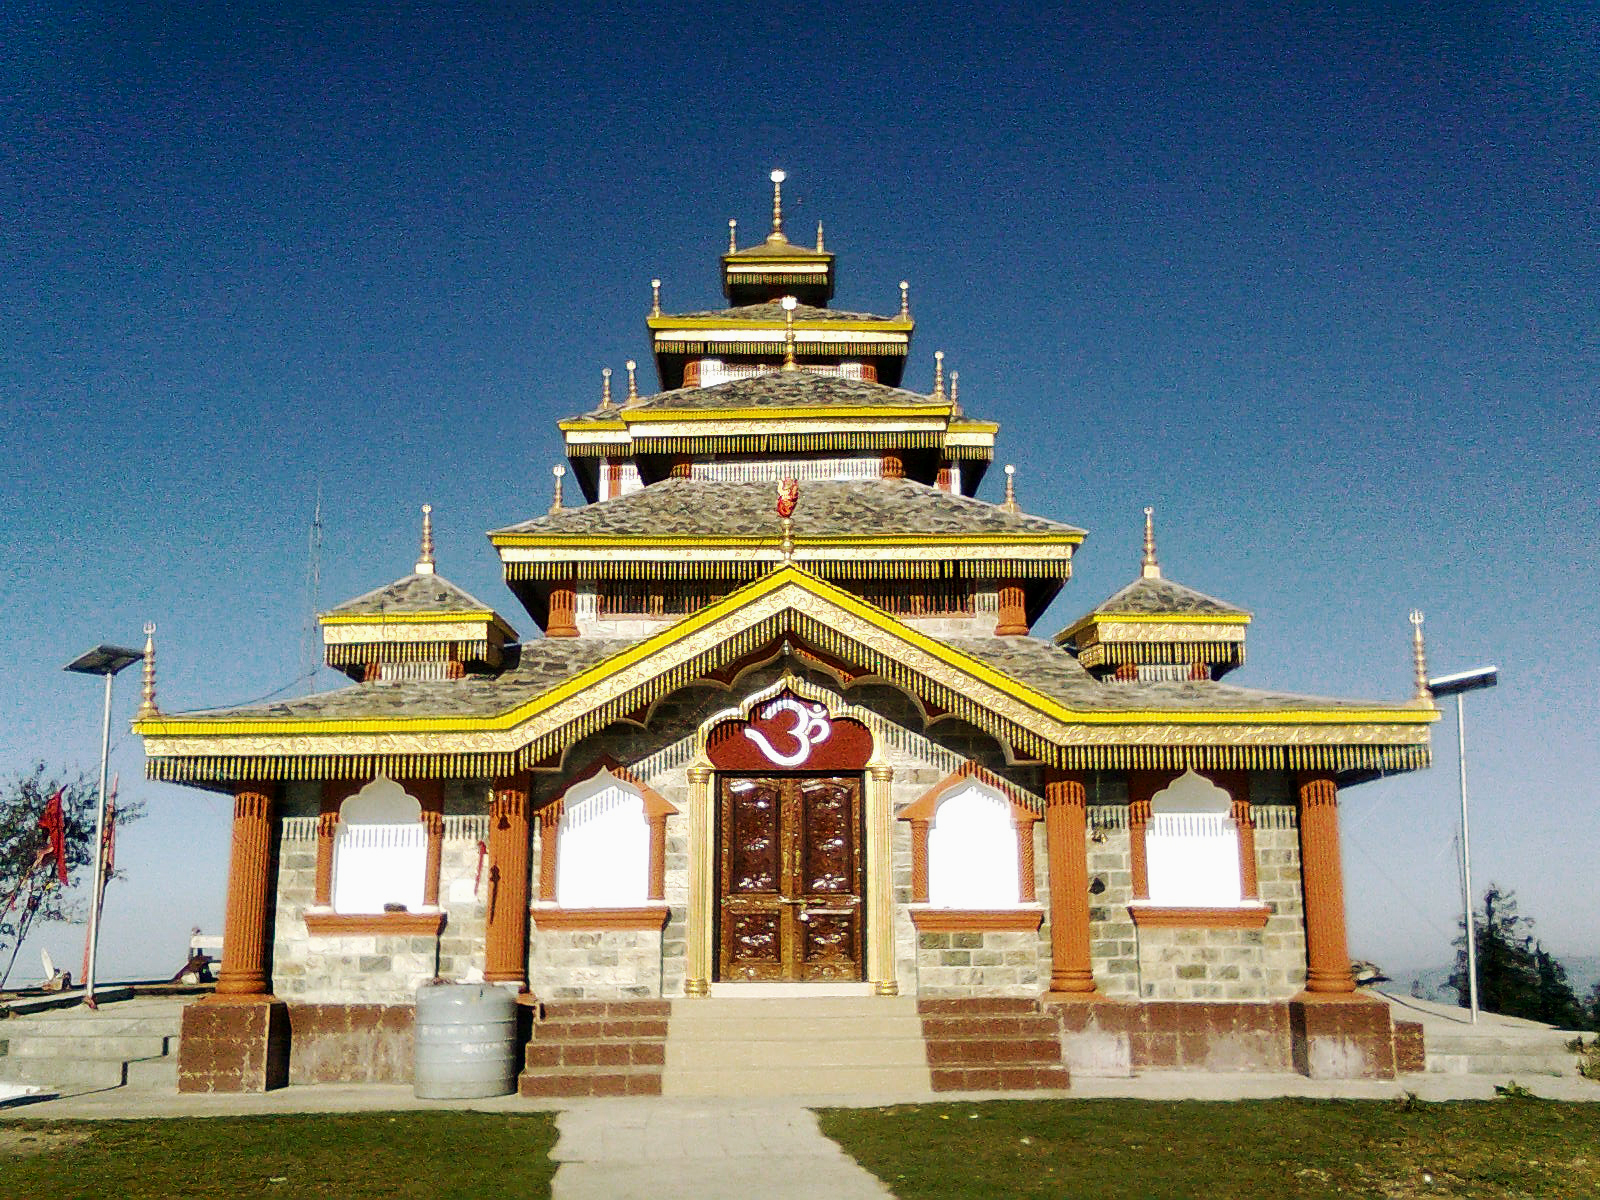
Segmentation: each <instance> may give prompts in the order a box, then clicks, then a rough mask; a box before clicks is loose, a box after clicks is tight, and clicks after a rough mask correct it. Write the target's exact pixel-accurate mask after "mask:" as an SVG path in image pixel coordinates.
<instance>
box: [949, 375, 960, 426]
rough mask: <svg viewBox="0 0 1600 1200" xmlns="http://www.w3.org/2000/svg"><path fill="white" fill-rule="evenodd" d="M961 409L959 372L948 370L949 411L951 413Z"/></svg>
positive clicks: (953, 413)
mask: <svg viewBox="0 0 1600 1200" xmlns="http://www.w3.org/2000/svg"><path fill="white" fill-rule="evenodd" d="M960 411H961V372H960V371H951V372H950V412H951V415H952V416H954V415H955V414H957V413H959V412H960Z"/></svg>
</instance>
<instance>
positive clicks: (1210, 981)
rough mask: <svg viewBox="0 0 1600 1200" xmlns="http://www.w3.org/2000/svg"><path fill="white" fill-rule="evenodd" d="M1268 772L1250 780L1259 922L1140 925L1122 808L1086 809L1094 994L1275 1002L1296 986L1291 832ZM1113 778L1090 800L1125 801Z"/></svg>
mask: <svg viewBox="0 0 1600 1200" xmlns="http://www.w3.org/2000/svg"><path fill="white" fill-rule="evenodd" d="M1274 782H1275V777H1272V776H1263V777H1261V779H1260V781H1259V782H1258V781H1256V780H1253V781H1252V800H1253V801H1254V803H1253V806H1252V819H1253V824H1254V827H1255V828H1254V832H1255V844H1256V880H1257V885H1258V890H1259V893H1260V898H1261V900H1262V902H1263V903H1264V904H1266V905H1267V907H1268V909H1269V910H1270V912H1269V915H1268V917H1267V923H1266V926H1265V927H1264V928H1262V929H1161V928H1150V927H1148V926H1146V927H1143V928H1140V927H1136V926H1135V925H1134V923H1133V918H1132V917H1131V916H1129V914H1128V905H1129V903H1130V902H1131V901H1132V899H1133V872H1132V865H1131V852H1130V849H1129V832H1128V810H1127V808H1126V806H1125V803H1123V804H1115V803H1092V804H1091V805H1090V809H1089V845H1088V859H1089V888H1090V892H1091V896H1090V902H1089V953H1090V958H1091V960H1092V963H1093V967H1094V976H1095V986H1096V987H1097V988H1098V990H1099V992H1100V994H1101V995H1103V996H1107V997H1111V998H1116V999H1145V1000H1284V999H1287V998H1289V997H1290V996H1293V995H1294V994H1295V993H1297V992H1298V991H1300V990H1301V989H1302V988H1303V987H1304V986H1305V977H1306V949H1305V926H1304V909H1303V907H1302V901H1301V894H1300V835H1299V829H1298V826H1297V824H1296V820H1295V810H1294V808H1293V806H1292V805H1291V804H1287V803H1275V802H1263V800H1262V799H1258V798H1257V797H1259V796H1263V795H1264V797H1265V798H1266V800H1269V801H1276V800H1278V799H1279V798H1280V797H1279V796H1278V794H1277V792H1276V791H1275V790H1273V789H1274ZM1120 788H1121V784H1120V781H1117V780H1114V779H1108V780H1105V781H1103V782H1102V783H1101V785H1100V788H1099V793H1100V794H1099V796H1097V797H1095V798H1096V799H1101V800H1103V799H1107V798H1119V799H1124V801H1125V792H1122V791H1121V790H1120Z"/></svg>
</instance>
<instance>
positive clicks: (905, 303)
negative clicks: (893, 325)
mask: <svg viewBox="0 0 1600 1200" xmlns="http://www.w3.org/2000/svg"><path fill="white" fill-rule="evenodd" d="M900 319H901V320H902V321H909V320H910V319H911V285H910V284H909V283H907V282H906V281H905V280H904V279H902V280H901V281H900Z"/></svg>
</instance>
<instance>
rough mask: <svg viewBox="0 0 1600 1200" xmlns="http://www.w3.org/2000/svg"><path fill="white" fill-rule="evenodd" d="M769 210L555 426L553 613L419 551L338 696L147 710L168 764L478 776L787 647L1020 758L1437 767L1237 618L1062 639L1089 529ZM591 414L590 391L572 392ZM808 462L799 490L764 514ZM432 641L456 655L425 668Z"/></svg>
mask: <svg viewBox="0 0 1600 1200" xmlns="http://www.w3.org/2000/svg"><path fill="white" fill-rule="evenodd" d="M781 183H782V180H781V177H779V176H778V175H775V177H774V203H773V228H772V233H771V235H769V236H768V237H767V238H766V239H765V240H764V241H762V242H760V243H758V244H757V245H755V246H752V247H747V248H745V249H738V248H737V246H736V243H735V244H730V247H729V250H728V252H727V253H726V254H724V255H722V258H721V273H722V286H723V292H724V295H725V297H726V298H727V300H728V303H729V307H728V308H726V309H720V310H694V311H689V312H686V313H681V314H669V313H666V312H664V311H663V310H662V308H661V304H660V287H659V285H657V287H656V294H655V302H654V303H653V305H652V309H651V312H650V314H649V317H648V319H647V326H648V329H649V333H650V337H651V342H652V345H651V349H652V353H653V356H654V360H655V366H656V371H657V375H658V378H659V380H660V383H661V390H659V391H655V392H648V391H646V390H643V389H642V388H641V386H640V381H639V378H638V369H637V367H636V366H635V365H634V364H633V363H630V364H628V371H627V375H626V385H625V386H623V384H622V383H621V382H620V381H619V382H618V384H617V386H616V387H615V388H613V386H612V379H611V376H610V373H609V372H607V374H606V381H605V386H604V389H603V391H602V394H601V400H600V403H599V404H597V405H594V406H592V407H589V408H588V409H587V411H582V412H581V413H579V415H576V416H573V417H570V418H568V419H566V420H563V421H561V422H560V423H559V431H560V434H561V437H562V439H563V442H564V448H565V453H566V456H567V458H568V460H569V462H570V464H571V468H572V470H573V472H574V475H575V477H576V480H577V483H578V485H579V490H581V492H582V495H583V499H584V501H586V502H585V503H582V504H580V505H578V506H576V507H568V506H566V505H565V503H564V502H563V500H562V498H561V495H560V491H559V479H558V491H557V500H556V503H555V504H553V505H552V506H551V508H550V510H549V511H548V512H545V513H541V514H539V515H537V516H533V517H531V518H528V519H524V520H520V521H517V522H515V523H512V524H508V525H505V526H503V527H501V528H498V529H496V530H494V531H493V532H491V533H490V535H489V540H490V542H491V544H492V546H493V547H494V549H495V550H496V552H497V553H498V554H499V556H500V559H501V562H502V565H503V569H504V575H505V579H506V582H507V585H508V586H509V588H510V589H511V591H512V592H513V593H514V594H515V595H516V597H517V599H518V600H519V601H520V602H521V603H522V604H523V606H524V607H525V608H526V609H527V611H528V613H529V614H530V616H531V617H532V619H533V620H534V622H535V623H536V624H537V625H538V626H539V627H540V629H541V630H543V631H544V637H542V638H538V639H534V640H531V641H527V642H524V643H522V644H521V645H520V646H519V645H516V644H515V643H514V640H513V639H514V634H512V632H511V630H510V627H509V626H508V625H507V624H506V623H505V621H504V620H503V619H501V618H500V617H499V616H498V615H497V614H495V613H494V612H493V610H492V609H490V608H489V607H488V606H487V605H483V604H481V603H480V602H479V601H476V600H474V599H473V598H472V597H470V596H467V595H466V594H465V593H464V592H461V591H460V590H459V589H455V588H454V587H453V585H449V584H447V583H446V582H445V581H443V580H441V579H439V578H438V576H437V575H436V574H433V573H432V572H431V554H429V555H426V556H425V557H427V558H428V559H429V562H428V566H429V568H430V569H429V570H428V571H422V570H421V569H420V567H419V571H418V572H417V573H416V574H413V575H411V576H408V577H407V578H405V579H402V580H399V581H397V582H396V583H394V584H391V585H388V586H386V587H384V588H380V589H378V590H376V591H374V592H371V593H369V594H367V595H366V596H364V597H361V598H360V599H358V600H356V601H352V602H350V603H349V604H347V605H341V606H340V607H338V608H336V609H333V610H331V611H330V612H329V613H327V614H325V615H324V616H323V618H322V622H323V627H324V632H325V637H326V640H327V643H328V647H329V649H328V662H329V663H330V665H334V666H336V667H338V668H339V669H340V670H343V671H346V672H347V673H348V674H350V675H351V676H352V677H354V678H357V679H358V680H362V681H363V682H358V683H357V684H356V685H355V686H352V687H349V688H346V689H344V690H342V691H337V692H330V693H325V694H319V695H313V696H307V697H303V698H301V699H299V700H293V701H285V702H276V703H273V704H268V705H260V706H254V707H248V708H242V709H229V710H219V711H212V712H195V713H189V714H186V715H183V716H171V717H169V716H164V715H159V714H157V715H154V716H150V717H147V718H145V719H142V720H141V721H140V722H139V723H138V729H139V732H141V733H142V734H144V736H145V738H146V747H147V752H148V754H149V756H150V769H151V772H152V773H153V774H154V775H156V776H158V777H162V778H169V779H179V780H185V781H191V782H197V783H201V784H205V785H215V786H221V785H224V784H226V783H228V782H230V781H234V780H238V779H242V778H256V779H293V778H304V779H316V778H342V777H347V776H348V775H349V773H350V772H352V771H367V772H372V771H384V770H387V771H390V772H391V773H393V772H396V771H399V772H401V773H406V774H409V775H411V776H423V777H427V776H434V777H446V776H449V777H461V778H483V777H486V776H491V775H495V774H496V773H499V772H503V771H506V770H517V769H524V768H528V767H532V766H536V765H538V764H549V763H552V762H559V761H560V756H561V754H562V753H563V752H564V750H565V749H566V748H568V747H570V746H571V745H572V744H573V743H574V742H575V740H577V739H579V738H582V737H584V736H587V735H588V734H591V733H593V732H594V731H596V730H599V729H602V728H604V727H605V726H606V725H607V724H608V723H610V722H614V721H617V720H618V719H620V718H627V719H629V720H633V721H638V720H642V719H645V714H646V713H647V710H648V706H649V705H650V704H651V703H652V702H653V701H654V700H656V699H658V698H660V697H662V696H664V695H666V694H668V693H669V692H671V691H672V690H674V689H677V688H681V687H683V686H685V685H688V684H692V683H694V682H696V681H705V680H727V679H730V678H733V677H734V676H735V675H736V674H737V673H738V672H739V670H741V669H742V666H743V665H746V664H749V663H752V662H758V661H770V660H771V658H772V657H773V656H774V655H776V654H778V653H780V652H781V653H783V654H785V655H796V656H799V658H801V659H803V660H804V661H806V662H808V663H811V664H812V665H813V666H814V667H815V668H816V669H819V670H824V671H826V672H828V673H829V674H831V675H832V676H833V677H835V678H836V679H838V680H840V681H842V682H843V683H844V684H845V685H849V684H850V683H851V682H853V681H857V680H874V681H878V682H880V683H881V682H887V683H889V684H892V685H893V686H894V687H896V688H898V689H899V690H900V691H901V692H903V693H905V694H906V695H908V696H910V697H911V698H913V699H914V700H915V701H916V703H917V705H918V706H920V709H921V711H923V712H924V713H926V714H927V715H928V719H929V720H930V721H932V720H938V719H941V718H942V717H943V716H947V715H954V716H958V717H960V718H961V719H963V720H965V721H967V722H969V723H970V724H972V725H974V726H976V727H977V728H978V729H980V730H982V731H983V732H984V733H986V734H987V735H989V736H992V737H993V738H995V739H997V740H998V741H999V742H1000V743H1001V744H1002V745H1003V746H1005V747H1006V753H1007V754H1008V755H1009V756H1011V757H1012V758H1013V759H1015V760H1016V761H1033V762H1038V763H1043V764H1046V765H1052V766H1068V767H1073V768H1089V769H1093V768H1108V769H1112V768H1115V769H1121V768H1128V767H1142V766H1150V767H1156V766H1160V767H1174V768H1182V767H1186V766H1198V767H1215V768H1227V767H1251V768H1294V769H1301V768H1312V767H1317V768H1326V769H1331V770H1334V771H1336V772H1338V773H1339V774H1340V775H1341V777H1343V778H1346V779H1353V778H1362V777H1366V776H1370V775H1372V774H1375V773H1381V772H1384V771H1389V770H1396V769H1405V768H1409V767H1414V766H1418V765H1421V764H1423V763H1424V762H1425V761H1426V759H1427V754H1428V749H1427V744H1428V724H1429V723H1430V722H1431V721H1432V720H1434V719H1436V716H1437V713H1436V711H1435V710H1434V709H1433V707H1432V706H1431V704H1429V703H1428V702H1427V700H1426V697H1425V695H1419V696H1418V697H1417V698H1414V699H1412V700H1408V701H1402V702H1391V701H1351V700H1333V699H1324V698H1318V697H1306V696H1297V695H1290V694H1285V693H1280V692H1269V691H1260V690H1253V689H1248V688H1242V687H1236V686H1233V685H1231V684H1227V683H1222V682H1219V680H1220V677H1221V676H1222V675H1223V674H1225V673H1226V672H1227V671H1229V670H1232V669H1234V668H1236V667H1238V666H1240V665H1241V664H1242V663H1243V661H1244V636H1245V628H1246V626H1247V625H1248V623H1249V620H1250V614H1248V613H1247V612H1245V611H1244V610H1242V609H1239V608H1236V607H1234V606H1232V605H1229V604H1226V603H1224V602H1222V601H1219V600H1215V599H1213V598H1212V597H1209V596H1205V595H1202V594H1201V593H1198V592H1194V591H1192V590H1190V589H1188V588H1184V587H1182V586H1181V585H1178V584H1175V583H1173V582H1172V581H1170V580H1167V579H1164V578H1162V576H1161V572H1160V569H1159V567H1158V566H1156V564H1155V560H1154V545H1153V535H1152V537H1151V538H1150V539H1147V540H1148V546H1147V553H1146V562H1145V564H1144V567H1143V569H1142V570H1141V574H1140V577H1139V578H1138V579H1136V580H1135V581H1134V583H1133V584H1131V585H1130V586H1129V587H1127V588H1125V589H1123V590H1122V591H1120V592H1118V593H1117V594H1116V595H1115V596H1113V597H1111V598H1110V599H1109V600H1107V601H1106V602H1105V603H1104V604H1101V605H1098V606H1096V607H1095V608H1094V609H1093V610H1092V611H1090V612H1089V613H1088V614H1087V615H1085V616H1084V617H1083V618H1082V619H1080V620H1078V621H1075V622H1073V623H1071V624H1070V625H1069V626H1068V627H1067V628H1066V629H1064V630H1063V631H1061V632H1060V633H1059V634H1057V635H1056V637H1055V638H1054V639H1053V640H1044V639H1041V638H1037V637H1033V636H1031V627H1032V624H1033V622H1034V621H1035V620H1036V619H1037V618H1038V617H1039V615H1040V614H1041V613H1042V612H1043V611H1044V610H1045V608H1046V607H1047V606H1048V605H1049V604H1050V602H1051V601H1052V600H1053V599H1054V598H1055V597H1056V596H1057V594H1058V593H1059V592H1060V590H1061V588H1062V587H1063V586H1064V585H1065V584H1066V583H1067V581H1068V580H1069V579H1070V577H1071V569H1072V560H1073V556H1074V554H1075V553H1076V551H1077V549H1078V547H1079V546H1080V545H1081V544H1082V543H1083V540H1084V537H1085V534H1084V531H1083V530H1081V529H1079V528H1076V527H1075V526H1073V525H1071V524H1067V523H1064V522H1061V521H1056V520H1053V519H1049V518H1046V517H1042V516H1036V515H1032V514H1028V513H1025V512H1022V511H1021V510H1020V508H1019V506H1018V503H1017V501H1016V499H1015V497H1014V495H1013V493H1012V488H1011V486H1010V485H1011V480H1010V477H1009V475H1008V478H1007V492H1006V499H1005V501H1004V502H1003V503H1000V504H993V503H989V502H986V501H983V500H979V499H976V498H975V493H976V491H977V488H978V484H979V481H980V480H981V478H982V476H983V472H984V470H985V469H986V467H987V466H988V464H989V463H990V462H991V461H992V458H993V452H994V444H995V435H996V432H997V426H996V425H995V424H993V423H992V422H986V421H982V420H977V419H974V418H972V417H969V416H967V415H966V414H965V413H964V412H963V410H962V407H961V404H960V401H959V398H958V396H957V392H956V379H955V377H954V376H953V375H952V376H951V378H950V380H949V381H948V385H947V382H946V379H945V375H944V370H943V363H942V356H941V358H940V359H939V361H938V363H937V366H936V373H935V381H934V386H933V388H932V390H931V391H930V392H928V393H920V392H915V391H911V390H908V389H905V388H903V387H901V386H899V385H900V383H901V382H902V380H903V372H904V365H905V362H906V359H907V356H908V355H909V353H910V350H911V341H912V335H913V332H914V328H915V326H914V322H913V321H912V319H911V315H910V311H909V304H908V302H907V299H906V296H907V292H906V288H905V287H904V285H902V287H901V289H900V297H901V303H900V309H899V312H898V314H897V315H895V316H889V317H880V316H873V315H869V314H864V313H860V312H844V311H838V310H834V309H831V308H829V307H828V305H829V304H830V302H831V300H832V298H833V295H834V292H835V286H836V282H837V281H836V272H835V259H834V256H833V254H831V253H830V252H828V251H826V250H824V249H823V248H822V239H821V235H820V231H819V236H818V244H817V248H816V249H815V250H812V249H809V248H804V247H799V246H796V245H794V244H792V243H790V242H789V241H788V239H787V237H786V236H785V234H784V232H783V223H782V208H781V190H780V189H781ZM574 407H579V405H576V404H575V405H574ZM786 480H793V481H796V482H797V484H798V498H797V500H794V499H793V496H792V493H791V500H793V503H792V512H788V513H781V512H780V510H779V508H778V504H777V501H778V497H779V491H780V485H781V484H782V483H783V481H786ZM422 661H426V662H430V663H443V664H445V667H444V669H433V668H423V667H417V666H412V665H408V664H413V663H416V662H422Z"/></svg>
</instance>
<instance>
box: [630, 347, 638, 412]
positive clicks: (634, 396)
mask: <svg viewBox="0 0 1600 1200" xmlns="http://www.w3.org/2000/svg"><path fill="white" fill-rule="evenodd" d="M638 369H639V364H638V363H636V362H634V361H633V359H631V358H630V359H629V360H628V403H629V404H637V403H639V381H638V380H637V379H636V378H634V374H633V373H634V372H635V371H636V370H638Z"/></svg>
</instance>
